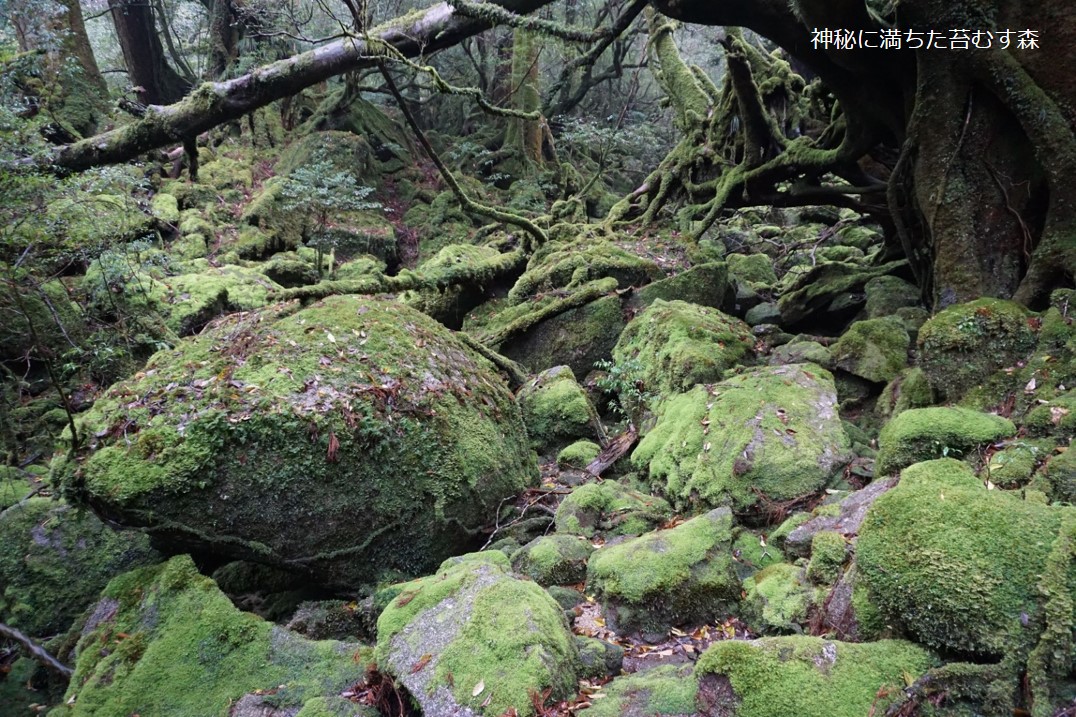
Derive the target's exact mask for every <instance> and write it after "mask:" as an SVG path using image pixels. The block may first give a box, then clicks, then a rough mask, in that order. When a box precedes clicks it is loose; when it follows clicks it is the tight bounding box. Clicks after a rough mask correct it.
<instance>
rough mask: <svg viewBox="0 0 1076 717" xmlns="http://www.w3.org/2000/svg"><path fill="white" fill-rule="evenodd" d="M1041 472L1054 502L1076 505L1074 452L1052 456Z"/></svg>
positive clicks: (1075, 453) (1075, 460)
mask: <svg viewBox="0 0 1076 717" xmlns="http://www.w3.org/2000/svg"><path fill="white" fill-rule="evenodd" d="M1042 472H1043V474H1044V475H1045V478H1046V483H1047V485H1048V486H1049V489H1050V495H1051V496H1052V497H1053V499H1054V500H1057V501H1063V502H1066V503H1071V504H1074V505H1076V450H1073V449H1072V448H1071V447H1070V448H1069V449H1068V450H1066V451H1064V452H1063V453H1061V454H1059V455H1056V456H1053V457H1052V458H1050V462H1049V463H1047V464H1046V467H1045V468H1044V469H1043V471H1042Z"/></svg>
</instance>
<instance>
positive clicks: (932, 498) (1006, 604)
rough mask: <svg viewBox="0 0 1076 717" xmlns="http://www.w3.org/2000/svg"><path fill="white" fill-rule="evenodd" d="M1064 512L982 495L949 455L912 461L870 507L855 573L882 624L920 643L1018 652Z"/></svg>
mask: <svg viewBox="0 0 1076 717" xmlns="http://www.w3.org/2000/svg"><path fill="white" fill-rule="evenodd" d="M1065 510H1068V509H1065ZM1065 510H1062V509H1057V508H1051V507H1048V506H1044V505H1041V504H1037V503H1032V502H1027V501H1024V500H1021V499H1020V498H1019V497H1017V496H1015V495H1013V494H1010V493H1006V492H1004V491H997V490H987V488H986V487H985V486H984V485H983V483H982V481H980V480H979V479H978V478H976V476H975V474H974V473H972V472H971V470H970V469H969V468H968V467H967V466H966V465H964V464H963V463H960V462H959V461H955V460H953V459H942V460H936V461H928V462H925V463H919V464H916V465H914V466H912V467H910V468H907V469H905V470H904V472H903V473H902V475H901V481H900V483H899V484H898V485H897V487H895V488H893V489H892V490H890V491H888V492H887V493H885V494H884V495H882V496H881V497H880V498H878V500H877V501H875V503H874V505H873V506H871V508H870V511H869V512H868V514H867V519H866V521H865V522H864V523H863V526H862V528H861V529H860V535H859V540H858V543H857V545H856V564H857V568H858V571H859V575H860V577H861V578H862V580H863V582H864V584H865V585H866V587H867V588H868V590H869V594H870V598H871V600H873V601H874V603H875V604H876V605H877V606H878V608H879V610H880V611H881V613H882V615H883V616H884V617H885V619H886V621H887V622H888V623H889V624H891V625H894V626H895V627H898V628H899V629H901V630H903V631H904V632H905V633H907V634H909V635H911V636H914V637H915V639H916V640H918V641H919V642H922V643H923V644H925V645H927V646H929V647H934V648H940V649H950V650H956V651H960V652H965V653H974V654H978V655H983V656H991V657H1002V656H1010V657H1013V656H1017V655H1020V654H1026V650H1027V649H1030V646H1031V645H1033V644H1034V642H1035V641H1036V640H1037V637H1038V634H1039V633H1040V632H1041V629H1042V617H1043V598H1042V596H1041V595H1040V594H1039V592H1038V584H1039V579H1040V576H1041V575H1042V572H1043V569H1044V566H1045V563H1046V560H1047V556H1048V555H1049V553H1050V547H1051V545H1053V543H1054V540H1055V538H1056V536H1057V534H1058V531H1059V528H1060V525H1061V520H1062V517H1063V515H1064V514H1065Z"/></svg>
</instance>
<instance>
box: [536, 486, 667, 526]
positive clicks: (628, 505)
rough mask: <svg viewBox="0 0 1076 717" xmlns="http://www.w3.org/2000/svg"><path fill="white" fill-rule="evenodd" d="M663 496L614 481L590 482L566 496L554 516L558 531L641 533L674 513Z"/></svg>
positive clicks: (659, 523)
mask: <svg viewBox="0 0 1076 717" xmlns="http://www.w3.org/2000/svg"><path fill="white" fill-rule="evenodd" d="M671 513H672V512H671V510H670V508H669V504H668V503H666V502H665V501H664V500H662V499H661V498H657V497H655V496H652V495H648V494H646V493H640V492H638V491H635V490H631V489H630V488H628V487H626V486H623V485H621V484H619V483H615V482H613V481H604V482H601V483H587V484H585V485H581V486H579V487H578V488H576V489H575V490H573V491H572V492H571V494H570V495H568V496H566V497H565V498H564V500H562V501H561V503H560V505H559V506H557V514H556V517H555V518H554V525H556V528H557V532H561V533H571V534H573V535H582V536H584V537H587V538H593V537H595V536H596V535H599V534H601V535H606V536H615V535H639V534H640V533H645V532H647V531H648V530H653V529H654V528H655V527H657V526H659V525H661V524H662V523H664V522H665V521H666V520H668V519H669V517H670V516H671Z"/></svg>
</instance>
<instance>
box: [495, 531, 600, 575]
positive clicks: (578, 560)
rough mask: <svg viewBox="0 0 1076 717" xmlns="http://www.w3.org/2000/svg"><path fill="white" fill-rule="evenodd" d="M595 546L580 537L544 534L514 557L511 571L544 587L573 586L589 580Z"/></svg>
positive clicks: (517, 552)
mask: <svg viewBox="0 0 1076 717" xmlns="http://www.w3.org/2000/svg"><path fill="white" fill-rule="evenodd" d="M593 552H594V546H593V545H591V544H590V541H589V540H587V539H586V538H582V537H580V536H578V535H562V534H554V535H544V536H542V537H541V538H536V539H534V540H532V541H531V542H529V543H527V544H526V545H524V546H523V547H522V548H520V549H519V550H518V551H516V553H515V554H514V555H513V556H512V569H513V570H514V571H515V572H517V573H519V574H520V575H526V576H527V577H529V578H530V579H531V580H533V581H534V582H536V583H538V584H539V585H542V586H548V585H574V584H575V583H581V582H583V580H585V579H586V577H587V559H588V558H590V554H591V553H593Z"/></svg>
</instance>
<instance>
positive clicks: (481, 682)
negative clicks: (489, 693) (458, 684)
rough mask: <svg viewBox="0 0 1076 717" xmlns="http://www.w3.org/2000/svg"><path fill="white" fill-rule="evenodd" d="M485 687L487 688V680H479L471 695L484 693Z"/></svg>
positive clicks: (475, 695)
mask: <svg viewBox="0 0 1076 717" xmlns="http://www.w3.org/2000/svg"><path fill="white" fill-rule="evenodd" d="M485 689H486V682H485V680H479V681H478V684H477V685H475V686H474V689H473V690H471V697H478V696H479V695H480V694H482V692H483V691H485Z"/></svg>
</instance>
